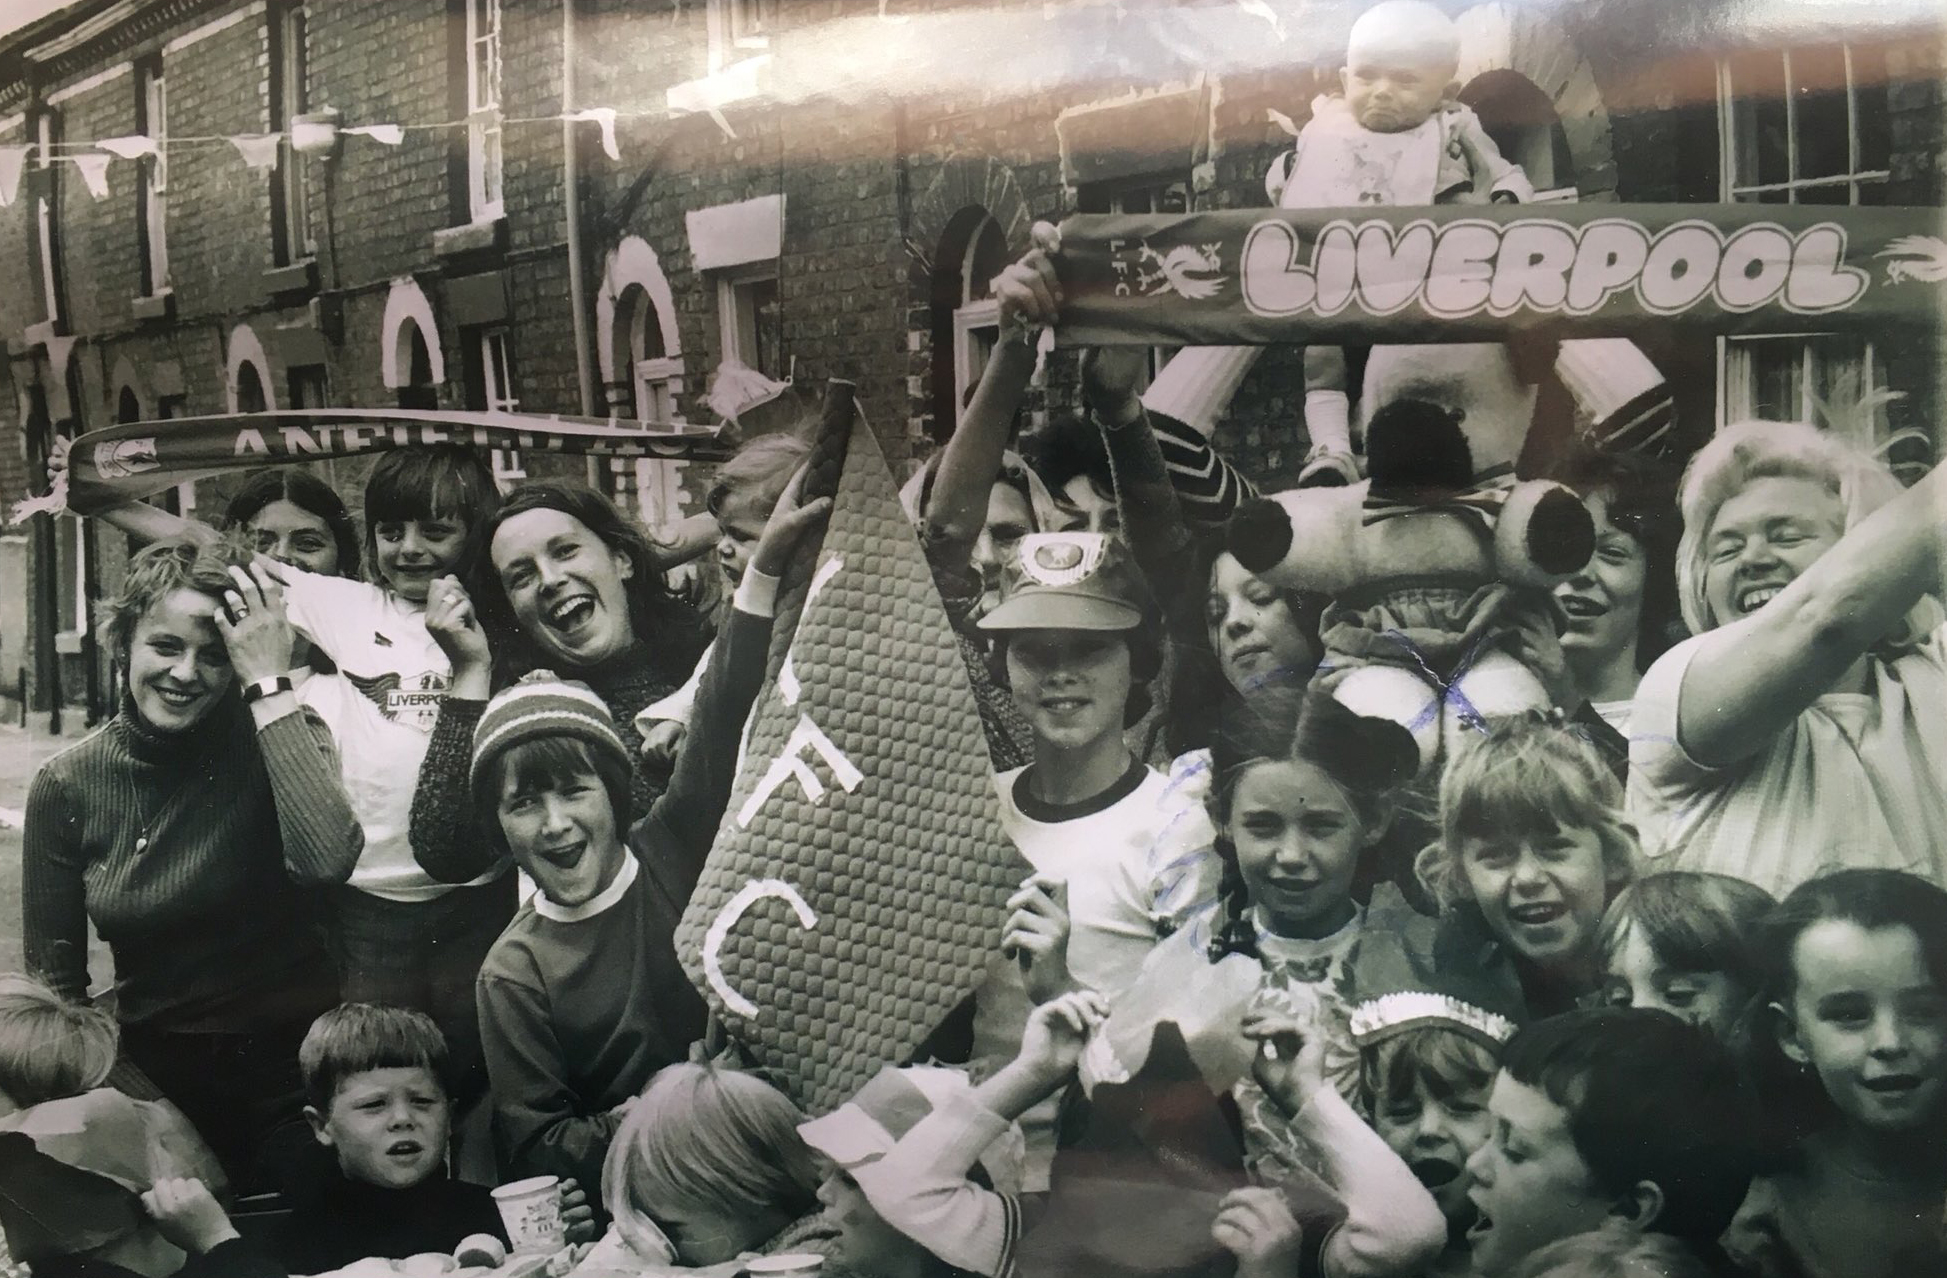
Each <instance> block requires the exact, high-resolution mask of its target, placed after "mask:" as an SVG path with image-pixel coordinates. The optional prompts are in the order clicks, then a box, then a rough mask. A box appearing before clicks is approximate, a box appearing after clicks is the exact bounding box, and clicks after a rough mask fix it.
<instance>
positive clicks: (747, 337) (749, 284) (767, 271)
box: [717, 266, 784, 381]
mask: <svg viewBox="0 0 1947 1278" xmlns="http://www.w3.org/2000/svg"><path fill="white" fill-rule="evenodd" d="M761 269H762V274H759V273H757V272H756V271H752V270H749V269H745V270H738V271H726V272H724V273H722V274H721V275H719V276H718V278H717V322H718V323H719V324H720V325H721V327H722V330H723V357H724V358H725V359H727V360H732V359H734V360H736V361H737V362H739V363H741V364H744V365H746V366H748V367H750V368H754V369H756V370H757V371H758V372H760V373H762V374H764V376H766V377H769V378H771V379H772V380H774V381H782V380H783V379H784V367H783V360H782V358H781V353H780V351H779V349H778V344H779V338H780V336H781V335H780V333H779V332H778V291H777V275H776V273H775V271H774V269H773V268H771V267H769V266H765V267H763V268H761Z"/></svg>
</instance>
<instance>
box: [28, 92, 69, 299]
mask: <svg viewBox="0 0 1947 1278" xmlns="http://www.w3.org/2000/svg"><path fill="white" fill-rule="evenodd" d="M60 142H61V119H60V115H59V113H58V112H57V111H56V110H55V109H54V108H53V107H47V106H44V107H41V108H40V109H39V110H38V111H36V112H35V113H34V146H35V150H36V151H38V152H39V158H38V161H37V163H36V165H35V167H36V168H37V169H38V170H39V171H40V179H39V182H40V189H39V190H38V191H36V192H35V195H34V237H35V238H34V252H35V255H36V256H37V257H38V258H39V259H40V261H39V263H38V265H39V267H40V271H39V274H40V286H41V306H42V315H43V316H44V317H45V319H46V320H47V322H48V323H49V324H52V325H56V326H57V327H58V326H59V325H60V324H61V323H62V321H63V317H64V316H65V315H66V313H67V307H66V306H65V305H63V301H64V299H63V297H62V292H63V290H62V287H61V286H62V284H63V283H64V280H63V278H62V270H61V219H60V204H61V185H62V183H61V169H60V166H59V165H58V164H56V163H55V162H54V148H55V147H56V146H59V145H60Z"/></svg>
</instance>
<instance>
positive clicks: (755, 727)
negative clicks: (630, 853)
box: [676, 388, 1028, 1113]
mask: <svg viewBox="0 0 1947 1278" xmlns="http://www.w3.org/2000/svg"><path fill="white" fill-rule="evenodd" d="M842 389H845V390H849V388H842ZM847 400H848V402H846V403H842V404H839V405H837V407H838V408H839V409H840V410H842V411H843V413H844V416H843V418H841V419H840V420H839V421H838V422H837V423H836V425H837V427H838V430H839V431H840V432H846V431H849V442H846V441H845V440H844V434H843V433H840V434H839V437H838V438H839V441H840V442H839V444H838V447H842V448H843V450H844V451H843V457H844V470H843V473H842V474H841V475H840V476H839V478H838V481H837V491H836V493H835V494H834V509H833V512H832V516H831V525H830V527H829V529H828V530H827V531H826V533H825V538H824V544H823V546H822V547H821V548H819V549H818V550H817V551H816V556H815V564H816V568H815V572H814V573H812V574H811V575H810V578H809V584H808V585H807V586H804V587H802V588H801V589H797V590H794V589H793V588H792V585H791V583H792V582H793V581H794V580H802V577H798V576H787V578H786V582H787V586H786V590H785V592H784V599H783V603H784V605H785V606H784V607H783V608H781V609H780V616H781V617H788V616H789V615H790V611H789V608H790V604H791V602H792V599H793V596H794V595H796V596H801V597H802V598H803V601H804V602H803V605H802V610H801V612H800V613H799V614H798V622H797V626H796V629H795V632H794V631H792V630H790V629H788V628H784V627H783V626H782V624H781V625H780V630H779V635H780V636H781V637H783V639H784V641H785V642H788V644H789V647H788V650H787V652H786V654H785V655H784V656H783V658H782V660H781V662H778V663H777V677H776V679H775V680H774V681H773V683H772V684H771V685H770V686H769V687H768V688H767V689H766V690H765V693H764V695H763V697H762V698H761V700H760V701H759V703H758V706H757V708H756V710H755V712H754V716H753V719H752V727H751V732H750V742H749V748H748V750H747V752H746V758H745V765H744V768H743V770H742V775H740V776H739V777H738V779H737V784H736V786H735V788H734V789H733V791H732V793H731V799H730V805H729V808H728V810H727V812H726V815H725V817H724V821H723V826H722V829H721V830H720V831H719V832H718V835H717V842H716V846H715V847H714V848H713V849H712V850H711V853H710V859H709V862H708V864H707V865H706V866H705V867H704V871H703V874H702V877H701V879H700V880H699V882H698V884H697V887H696V891H695V893H694V894H693V895H692V896H691V898H690V903H689V908H688V910H687V911H686V912H685V914H684V916H683V923H682V926H681V927H680V928H679V929H678V931H677V935H676V952H677V954H678V955H679V956H680V957H681V959H682V962H683V966H684V969H685V970H686V971H687V972H688V973H689V975H690V979H691V980H692V981H694V982H696V985H697V988H699V989H700V990H702V991H703V992H704V996H705V997H706V998H708V999H709V1000H710V1003H711V1005H712V1007H713V1009H714V1010H715V1011H716V1012H717V1014H718V1015H720V1016H721V1017H723V1018H724V1020H725V1022H726V1024H727V1027H728V1028H729V1030H730V1032H731V1034H732V1035H733V1036H734V1037H736V1038H738V1039H739V1040H740V1041H741V1042H742V1043H743V1045H744V1046H745V1048H746V1049H747V1050H749V1051H750V1052H751V1054H753V1055H754V1056H755V1057H757V1059H758V1060H759V1061H760V1062H761V1063H762V1064H763V1065H764V1066H765V1067H766V1068H767V1069H768V1070H769V1071H770V1072H771V1074H772V1075H773V1076H774V1077H775V1078H776V1079H777V1081H778V1082H779V1084H780V1086H782V1087H784V1088H785V1089H786V1090H787V1091H789V1092H790V1093H792V1094H793V1095H794V1096H795V1097H796V1098H797V1100H798V1101H799V1102H800V1103H801V1104H802V1105H804V1106H805V1108H806V1109H807V1110H809V1111H810V1112H812V1113H823V1112H825V1111H827V1110H830V1109H832V1108H833V1107H835V1106H837V1105H838V1104H840V1103H841V1102H843V1101H844V1100H845V1099H846V1098H847V1097H849V1096H850V1095H851V1094H852V1092H853V1091H854V1090H856V1089H857V1088H858V1087H859V1086H860V1085H861V1084H863V1083H864V1082H865V1081H866V1080H867V1079H868V1078H871V1077H872V1076H873V1075H874V1074H875V1073H877V1072H878V1070H879V1068H880V1067H881V1066H882V1065H884V1064H885V1062H887V1061H888V1060H901V1059H904V1058H906V1057H907V1056H909V1055H910V1054H911V1053H912V1052H913V1051H914V1050H915V1049H916V1048H918V1047H919V1046H920V1045H921V1044H922V1043H923V1042H924V1041H925V1040H926V1039H927V1037H928V1036H929V1035H930V1034H931V1033H932V1032H933V1030H934V1029H935V1028H936V1027H937V1026H938V1024H939V1022H940V1021H941V1020H942V1019H944V1018H945V1016H946V1015H947V1014H948V1013H949V1012H950V1011H952V1010H953V1008H954V1007H956V1006H957V1005H959V1003H960V1002H961V1001H962V1000H964V999H965V997H966V996H967V995H968V994H969V993H971V992H972V991H973V989H974V988H975V987H976V985H977V984H978V983H979V982H980V980H981V978H982V977H983V976H984V974H985V972H986V969H987V964H988V957H989V955H991V954H992V953H993V952H994V949H995V947H996V946H997V945H998V944H999V942H1000V935H1001V929H1002V926H1003V924H1004V923H1005V920H1006V910H1005V908H1004V903H1005V901H1006V899H1007V897H1008V895H1009V894H1010V893H1011V892H1012V891H1013V890H1014V888H1015V887H1017V886H1018V885H1019V883H1020V881H1021V879H1022V878H1024V877H1025V876H1026V874H1027V870H1028V867H1027V865H1026V864H1025V863H1024V862H1023V861H1022V860H1021V859H1020V856H1019V854H1018V853H1017V852H1015V850H1014V847H1013V845H1012V844H1011V843H1009V841H1008V839H1007V836H1006V834H1005V833H1003V832H1002V830H1001V828H1000V823H999V820H998V818H997V817H996V806H997V805H996V802H995V796H994V783H993V775H992V772H991V770H990V768H989V765H988V762H987V743H986V740H985V738H984V737H983V735H982V732H981V726H980V714H979V711H978V710H977V709H976V707H975V704H974V699H973V693H972V691H971V690H970V689H969V688H968V686H967V681H966V669H965V666H964V665H963V664H962V658H961V655H960V649H959V646H958V644H957V643H956V642H955V639H954V635H953V631H952V629H951V627H950V626H949V625H948V623H947V618H946V613H945V611H944V610H943V609H942V607H941V605H940V601H939V596H938V594H937V593H936V592H935V590H934V586H933V578H932V575H931V573H930V572H929V571H928V569H927V566H926V560H925V557H924V555H923V554H922V552H921V549H920V545H919V541H918V539H916V538H915V537H914V536H913V531H912V526H911V525H910V524H908V523H907V522H906V516H905V514H904V512H903V511H901V510H900V508H899V497H898V493H897V492H896V491H895V487H894V483H893V478H892V474H891V472H890V471H889V470H887V468H886V462H885V458H884V457H883V456H882V455H881V454H880V452H879V447H878V444H877V443H876V442H875V441H874V439H873V436H872V432H871V430H870V429H869V428H867V426H866V425H865V422H864V419H863V418H862V417H859V416H858V415H857V414H856V412H855V411H854V410H852V409H851V408H850V405H849V396H848V397H847ZM833 407H834V405H833V401H832V400H831V399H829V398H828V400H827V413H826V419H827V424H828V428H829V427H830V426H831V425H832V424H833V423H832V418H833V417H834V416H835V413H834V411H833ZM827 439H830V432H829V430H828V434H827ZM835 451H836V450H835V449H833V448H831V447H830V446H828V445H827V444H825V443H823V442H821V444H820V446H819V449H818V450H817V451H814V454H813V463H814V470H813V478H814V479H816V477H817V476H818V475H819V474H820V473H826V474H828V473H829V468H826V469H824V470H823V471H821V470H820V469H819V468H818V460H819V458H820V457H821V455H822V456H826V457H829V456H830V455H831V454H832V453H833V452H835ZM827 482H829V481H827ZM808 487H809V485H808ZM814 491H815V489H814ZM773 655H774V657H775V656H776V654H775V653H774V654H773Z"/></svg>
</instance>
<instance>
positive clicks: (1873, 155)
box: [1717, 45, 1892, 444]
mask: <svg viewBox="0 0 1947 1278" xmlns="http://www.w3.org/2000/svg"><path fill="white" fill-rule="evenodd" d="M1717 87H1718V108H1719V125H1720V131H1721V141H1722V146H1723V164H1722V168H1723V184H1724V198H1726V199H1728V200H1735V201H1740V202H1744V203H1758V204H1882V203H1884V202H1885V198H1886V181H1887V178H1888V176H1889V174H1888V169H1889V165H1890V160H1889V156H1890V153H1891V149H1892V144H1891V134H1890V132H1889V130H1888V125H1887V122H1886V60H1885V51H1884V49H1882V48H1874V47H1870V46H1863V45H1861V46H1853V45H1831V46H1809V47H1800V48H1792V49H1785V50H1777V49H1771V50H1752V51H1749V52H1745V53H1741V54H1738V55H1736V56H1735V57H1731V58H1727V59H1725V60H1724V61H1722V62H1720V63H1719V64H1718V68H1717ZM1718 350H1719V353H1720V360H1721V363H1722V370H1723V375H1722V378H1721V379H1720V385H1721V386H1722V388H1723V389H1722V393H1721V394H1720V395H1719V397H1718V412H1719V421H1720V422H1732V421H1740V420H1744V419H1746V418H1754V417H1755V418H1764V419H1769V420H1781V421H1811V420H1815V419H1817V417H1818V413H1817V410H1816V408H1815V407H1814V403H1813V401H1814V400H1817V401H1820V402H1825V403H1832V402H1835V401H1836V402H1839V403H1845V402H1848V401H1850V400H1852V399H1854V398H1855V397H1857V396H1860V395H1864V394H1870V393H1872V392H1873V391H1874V390H1876V389H1878V388H1879V386H1880V385H1881V383H1882V378H1883V369H1882V368H1881V367H1880V364H1879V361H1878V359H1877V357H1876V356H1875V354H1874V351H1873V346H1872V343H1871V342H1869V341H1867V340H1866V339H1865V338H1864V337H1861V336H1859V335H1856V334H1855V335H1846V336H1840V335H1822V336H1814V337H1803V336H1792V337H1765V336H1752V337H1735V338H1723V339H1720V340H1719V342H1718ZM1859 442H1861V443H1866V444H1872V443H1874V442H1876V441H1870V440H1861V441H1859Z"/></svg>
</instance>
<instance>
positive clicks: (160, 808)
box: [135, 764, 213, 856]
mask: <svg viewBox="0 0 1947 1278" xmlns="http://www.w3.org/2000/svg"><path fill="white" fill-rule="evenodd" d="M207 771H208V765H207V764H205V765H203V766H202V767H197V768H192V769H191V770H190V773H189V775H188V776H186V777H184V778H183V779H182V780H180V781H178V782H176V788H175V789H173V790H171V791H170V792H169V793H168V795H167V796H165V797H164V798H163V800H162V802H161V803H158V804H157V805H156V806H155V807H154V808H150V807H148V806H147V805H146V804H144V803H143V802H142V790H141V787H140V786H139V785H138V786H137V787H136V791H135V806H136V810H137V811H138V812H140V813H141V815H142V833H141V834H139V835H137V836H136V839H135V855H137V856H141V855H142V854H143V853H144V852H147V851H148V850H149V834H150V832H151V831H153V830H154V829H155V825H156V822H157V821H158V820H160V819H161V817H162V814H163V813H164V812H166V811H168V810H169V805H170V804H172V803H174V802H175V801H176V800H177V799H178V798H180V797H181V796H182V792H183V791H184V790H185V789H187V788H188V787H189V783H190V782H192V781H195V780H197V779H198V778H199V777H203V776H204V775H206V773H207ZM212 779H213V777H212Z"/></svg>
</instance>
